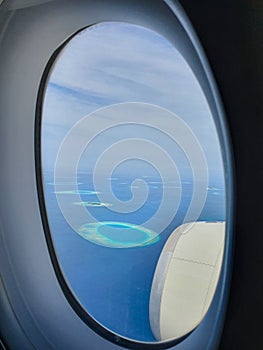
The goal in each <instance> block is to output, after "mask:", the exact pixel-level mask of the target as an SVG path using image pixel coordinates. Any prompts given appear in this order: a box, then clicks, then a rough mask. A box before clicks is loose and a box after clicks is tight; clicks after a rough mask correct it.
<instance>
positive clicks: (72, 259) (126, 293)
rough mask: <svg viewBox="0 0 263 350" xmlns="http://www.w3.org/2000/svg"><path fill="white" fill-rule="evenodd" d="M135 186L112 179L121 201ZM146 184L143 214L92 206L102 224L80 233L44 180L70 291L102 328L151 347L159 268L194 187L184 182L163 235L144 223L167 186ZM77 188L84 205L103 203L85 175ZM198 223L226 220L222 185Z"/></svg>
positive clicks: (215, 186)
mask: <svg viewBox="0 0 263 350" xmlns="http://www.w3.org/2000/svg"><path fill="white" fill-rule="evenodd" d="M132 180H133V179H129V178H125V179H124V178H118V177H116V178H114V179H113V181H112V191H113V192H114V194H115V195H116V197H117V198H119V199H120V200H128V199H130V197H131V192H130V189H129V185H130V184H131V182H132ZM145 180H146V181H147V182H148V184H149V194H148V199H147V202H146V203H145V204H144V205H143V207H142V208H140V210H137V211H135V212H132V213H116V212H114V211H112V210H111V208H112V207H111V206H104V205H97V206H96V205H95V206H92V205H91V206H88V207H87V208H85V209H86V210H89V211H90V212H91V213H92V215H93V216H94V217H95V218H96V220H97V221H96V222H88V223H86V224H84V225H82V226H80V227H79V229H78V232H76V231H74V230H73V229H72V228H71V227H70V226H69V225H68V223H67V222H66V221H65V219H64V217H63V215H62V213H61V211H60V209H59V207H58V204H57V199H56V194H55V189H54V185H53V183H54V179H53V175H52V174H49V173H45V174H44V183H45V184H46V185H45V197H46V208H47V213H48V218H49V224H50V229H51V232H52V238H53V241H54V246H55V250H56V253H57V257H58V259H59V262H60V265H61V268H62V270H63V274H64V276H65V278H66V280H67V283H68V285H69V286H70V288H71V289H72V291H73V292H74V294H75V295H76V297H77V298H78V300H79V301H80V302H81V304H82V305H83V307H84V308H85V309H86V310H87V312H88V313H89V314H90V315H91V316H92V317H93V318H94V319H95V320H97V321H98V322H99V323H101V324H102V325H103V326H105V327H106V328H109V329H110V330H111V331H113V332H115V333H117V334H120V335H122V336H124V337H127V338H131V339H136V340H139V341H146V342H147V341H154V340H155V338H154V337H153V335H152V332H151V329H150V324H149V297H150V290H151V286H152V279H153V275H154V271H155V267H156V264H157V261H158V258H159V256H160V253H161V251H162V248H163V246H164V244H165V242H166V240H167V238H168V237H169V236H170V234H171V233H172V232H173V231H174V229H175V228H176V227H178V226H179V225H181V224H182V223H183V219H184V216H185V213H186V211H187V209H188V207H189V203H190V201H191V195H192V190H193V186H192V182H191V180H189V179H186V180H185V181H183V182H182V200H181V203H180V206H179V209H178V211H177V213H176V215H175V217H174V219H173V220H172V222H171V223H170V224H169V225H168V227H167V228H166V229H165V230H164V231H163V232H161V233H160V234H159V235H158V234H157V233H156V232H154V231H152V230H149V229H147V228H146V227H144V226H143V222H145V220H147V219H148V218H150V217H151V216H152V215H154V213H156V211H157V209H158V206H159V205H160V201H161V198H162V184H161V182H160V179H154V178H151V177H147V178H146V177H145ZM78 182H79V183H80V184H79V194H80V197H81V200H82V201H83V203H86V202H90V203H99V202H100V199H99V197H98V192H97V191H95V189H94V188H93V186H92V182H91V177H89V176H87V175H84V174H83V175H80V176H79V178H78ZM166 185H167V186H168V184H166ZM170 185H171V186H172V185H173V184H170ZM170 185H169V186H170ZM71 194H72V193H70V191H64V194H63V195H65V196H67V198H70V197H68V196H70V195H71ZM108 204H109V205H110V204H111V203H108ZM171 205H173V199H172V198H171ZM84 207H85V206H84ZM161 219H162V218H160V220H161ZM198 220H199V221H222V220H225V194H224V188H223V184H222V183H221V182H220V181H216V180H214V181H213V182H212V181H211V183H210V184H209V187H208V192H207V200H206V203H205V206H204V208H203V211H202V213H201V215H200V217H199V219H198Z"/></svg>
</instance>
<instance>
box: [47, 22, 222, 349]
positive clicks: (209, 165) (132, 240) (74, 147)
mask: <svg viewBox="0 0 263 350" xmlns="http://www.w3.org/2000/svg"><path fill="white" fill-rule="evenodd" d="M41 155H42V174H43V188H44V195H45V205H46V211H47V217H48V223H49V228H50V234H51V237H52V241H53V245H54V249H55V252H56V256H57V259H58V261H59V265H60V268H61V270H62V273H63V276H64V279H65V281H66V283H67V285H68V287H69V288H70V289H71V291H72V293H73V295H74V297H75V298H77V300H78V301H79V302H80V304H81V305H82V306H83V308H84V309H85V310H86V312H87V314H88V315H89V316H90V317H92V318H93V319H94V320H95V321H96V322H97V323H98V324H100V325H101V326H103V327H104V328H106V329H108V330H110V331H111V332H114V333H116V334H118V335H120V336H122V337H125V338H128V339H132V340H135V341H143V342H159V341H163V340H168V339H175V338H178V337H180V336H182V335H185V334H187V333H188V332H190V331H191V330H192V329H194V328H195V327H196V326H197V325H198V324H199V323H200V322H201V320H202V318H203V317H204V315H205V313H206V312H207V310H208V308H209V305H210V303H211V301H212V298H213V295H214V292H215V288H216V285H217V281H218V278H219V274H220V268H221V263H222V257H223V246H224V237H225V211H226V210H225V206H226V204H225V183H224V168H223V162H222V154H221V149H220V144H219V138H218V134H217V130H216V127H215V123H214V119H213V116H212V114H211V111H210V109H209V106H208V103H207V101H206V98H205V95H204V93H203V91H202V89H201V87H200V85H199V83H198V80H197V78H196V77H195V75H194V74H193V72H192V70H191V69H190V67H189V65H188V64H187V62H186V61H185V59H184V58H183V57H182V55H181V54H180V53H179V52H178V51H177V49H176V48H175V47H174V46H173V45H171V44H170V43H169V42H168V41H167V39H165V38H164V37H163V36H161V35H160V34H158V33H156V32H154V31H152V30H149V29H146V28H143V27H139V26H136V25H132V24H127V23H119V22H105V23H99V24H96V25H93V26H91V27H89V28H86V29H84V30H82V31H81V32H80V33H78V34H77V35H75V36H74V37H73V38H72V39H71V40H70V41H69V42H68V44H67V45H66V46H64V48H63V49H62V50H61V51H60V53H59V55H58V56H57V58H56V60H55V62H54V64H53V67H52V70H51V71H50V74H49V76H48V79H47V82H46V90H45V95H44V99H43V106H42V129H41Z"/></svg>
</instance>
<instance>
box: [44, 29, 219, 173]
mask: <svg viewBox="0 0 263 350" xmlns="http://www.w3.org/2000/svg"><path fill="white" fill-rule="evenodd" d="M126 102H139V103H147V104H154V105H157V106H160V107H161V108H164V109H167V110H169V111H171V112H173V113H175V114H176V115H177V116H178V117H179V118H181V119H182V120H183V121H184V122H185V123H186V124H187V125H188V127H189V128H190V129H191V130H192V132H193V133H194V134H195V136H196V137H197V139H198V140H199V142H200V145H201V147H202V149H203V151H204V154H205V158H206V162H207V165H208V170H209V174H210V175H211V176H216V177H218V176H222V171H223V169H222V161H221V154H220V150H219V143H218V138H217V133H216V129H215V126H214V122H213V118H212V115H211V113H210V110H209V107H208V105H207V102H206V99H205V97H204V94H203V92H202V89H201V87H200V86H199V84H198V81H197V79H196V78H195V76H194V74H193V72H192V71H191V69H190V67H189V66H188V64H187V63H186V61H185V60H184V58H183V57H182V56H181V54H180V53H179V52H178V51H177V50H176V48H175V47H174V46H173V45H171V44H170V43H169V42H168V41H167V40H166V39H164V38H163V37H161V36H160V35H159V34H158V33H155V32H153V31H150V30H148V29H144V28H142V27H138V26H134V25H129V24H124V23H101V24H98V25H95V26H92V27H90V28H88V29H86V30H84V31H82V32H80V34H78V35H76V36H75V37H74V38H73V39H72V40H71V41H70V42H69V43H68V45H67V46H66V47H65V48H64V49H63V50H62V51H61V53H60V55H59V56H58V58H57V60H56V62H55V64H54V66H53V69H52V71H51V74H50V77H49V81H48V84H47V90H46V95H45V99H44V108H43V126H42V135H43V136H42V152H43V153H42V154H43V169H44V170H53V169H54V164H55V159H56V156H57V153H58V150H59V147H60V145H61V143H62V141H63V138H64V137H65V135H66V134H67V133H68V132H70V130H71V128H72V127H73V126H74V125H75V123H77V122H79V121H80V120H81V119H82V118H83V117H85V116H87V115H89V114H91V113H93V112H95V111H97V110H98V109H100V108H102V107H107V106H111V105H114V104H118V103H126ZM119 118H120V116H118V119H119ZM144 118H145V120H144ZM147 118H148V119H147ZM154 118H159V119H160V118H162V116H161V114H158V113H157V114H155V115H152V119H154ZM96 120H97V121H96V123H100V122H102V120H100V117H99V116H98V118H97V119H96ZM142 121H145V122H149V121H150V119H149V116H145V117H144V116H142ZM163 123H164V124H167V123H171V122H169V121H168V122H167V121H166V120H164V121H163ZM168 126H169V125H168ZM94 127H95V125H94V123H93V122H91V123H90V124H88V129H89V132H90V133H92V132H93V128H94ZM171 128H173V124H172V123H171ZM86 131H87V130H86ZM146 134H147V132H146V133H145V131H144V129H142V128H141V127H140V126H138V128H137V129H136V127H135V129H134V130H133V133H132V134H131V136H132V137H134V135H138V137H139V138H143V137H146V138H147V135H146ZM150 134H151V133H150V132H149V136H148V139H149V138H150V139H151V135H150ZM79 137H81V135H79ZM83 137H85V135H83ZM121 137H123V138H125V139H127V138H129V132H128V131H127V132H125V131H123V133H122V134H121ZM119 139H120V133H119V129H118V128H116V129H115V130H114V128H113V129H112V132H111V134H109V133H108V136H105V138H103V137H102V135H100V139H99V141H100V145H101V147H102V148H103V144H104V142H105V147H106V146H107V145H108V143H109V140H111V141H112V142H116V140H119ZM156 141H158V142H161V143H162V144H163V145H162V147H163V148H164V149H166V150H167V151H168V152H169V153H174V157H175V160H176V162H177V165H178V166H179V167H180V164H181V166H185V164H186V160H185V159H184V158H185V156H184V155H183V152H182V150H180V149H179V148H178V146H177V145H175V146H174V148H173V151H172V152H171V151H169V149H170V150H171V144H170V141H169V140H168V141H165V135H164V134H163V133H160V136H159V137H158V136H157V139H156ZM72 147H74V144H73V145H72ZM94 147H95V146H93V148H94ZM107 147H108V146H107ZM91 150H92V145H91V148H90V151H89V147H87V152H86V153H87V157H86V159H88V157H90V155H91V154H92V153H93V151H91ZM127 151H129V150H128V149H127ZM183 151H184V150H183ZM172 156H173V155H172ZM83 157H84V158H85V154H84V155H83ZM84 163H85V164H86V163H87V162H86V161H85V162H83V164H84ZM91 163H92V162H91ZM88 170H90V169H88Z"/></svg>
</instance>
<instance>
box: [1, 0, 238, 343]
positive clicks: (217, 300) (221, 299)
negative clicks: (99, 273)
mask: <svg viewBox="0 0 263 350" xmlns="http://www.w3.org/2000/svg"><path fill="white" fill-rule="evenodd" d="M117 3H118V4H119V6H120V9H121V11H123V10H124V7H123V5H122V6H121V3H120V2H119V1H109V2H108V4H107V6H106V7H110V6H111V5H112V4H113V8H112V11H113V12H114V11H115V10H116V6H117ZM131 3H132V4H131ZM160 3H161V1H160ZM160 3H158V4H157V5H156V4H154V5H152V11H151V12H152V14H155V16H153V18H155V20H156V23H159V22H158V21H159V18H158V17H159V16H160V12H159V11H158V7H159V5H160ZM63 5H65V3H64V1H62V2H61V3H60V4H58V2H57V1H53V2H52V1H51V2H50V3H49V4H44V5H43V7H42V6H36V7H35V8H29V9H28V10H26V12H24V13H23V15H26V16H25V18H24V19H23V21H26V20H27V21H30V20H32V18H33V17H32V16H36V15H37V14H39V15H40V14H41V11H43V13H44V14H45V15H48V14H51V12H52V10H53V9H55V13H58V11H59V12H60V11H61V12H63ZM125 5H126V4H125ZM134 5H138V3H137V2H136V4H135V2H130V1H129V6H131V7H133V6H134ZM71 6H72V7H74V6H76V7H79V11H80V12H82V10H83V7H85V9H86V10H87V9H91V7H92V6H93V5H91V3H89V4H83V3H81V2H80V1H76V3H75V4H74V5H73V4H72V5H71ZM96 6H97V5H96ZM96 6H95V7H96ZM169 6H170V7H171V8H172V9H173V12H174V13H173V16H174V20H176V21H179V22H180V25H181V30H182V28H184V30H185V31H186V33H188V36H189V38H190V37H191V38H192V39H191V40H192V45H193V47H194V48H195V49H196V51H197V52H199V56H201V57H202V62H203V64H204V67H202V65H201V67H200V62H199V65H198V66H199V68H198V69H199V70H201V71H204V72H206V74H205V76H206V78H207V75H208V76H209V77H210V79H208V78H207V80H208V81H207V82H206V83H204V85H205V84H208V86H209V87H210V89H211V91H210V93H209V95H210V100H213V109H214V110H216V112H217V115H218V119H216V120H215V121H216V122H217V123H218V125H219V127H218V128H217V130H218V131H221V132H222V134H221V135H219V136H220V140H221V144H222V145H223V149H224V150H225V152H224V156H225V157H224V161H225V164H226V169H227V170H228V173H227V174H226V178H227V183H226V187H227V194H228V203H230V204H229V205H228V208H227V209H228V213H227V222H228V228H227V233H226V248H225V259H224V263H223V267H222V271H221V280H220V283H219V284H220V285H219V288H218V290H219V292H218V295H217V296H215V297H214V303H213V304H216V305H214V311H213V312H214V313H215V314H214V316H213V319H214V320H215V327H214V328H213V327H212V328H211V327H208V328H210V332H209V335H210V336H209V339H210V344H211V342H212V343H216V339H218V337H219V334H220V330H218V329H216V328H218V327H216V325H217V324H220V323H222V321H223V317H224V309H225V307H223V305H224V304H225V303H226V294H227V289H228V287H229V282H228V281H229V273H230V265H231V264H230V260H231V244H232V221H233V218H232V210H233V185H232V174H233V169H232V162H231V158H232V156H231V149H230V145H229V138H228V136H227V128H226V126H225V122H224V117H223V112H222V106H221V103H220V98H219V96H218V94H217V93H216V87H215V86H214V82H213V78H212V75H211V73H209V68H208V66H207V64H206V59H205V58H204V57H203V55H202V50H201V49H200V45H199V44H198V41H197V40H196V39H195V36H194V34H193V33H194V32H193V30H192V29H191V25H190V24H189V23H188V21H187V19H186V17H185V15H184V12H183V10H182V9H181V8H180V6H179V5H178V3H175V2H174V1H170V2H169ZM135 7H136V6H134V8H135ZM138 8H139V9H140V10H142V12H141V13H140V20H141V21H142V22H143V23H145V22H144V20H147V18H148V17H149V14H148V12H149V11H147V9H149V4H148V3H147V1H143V4H142V5H138ZM138 8H137V10H134V11H132V13H133V16H134V15H135V14H137V12H136V11H138ZM143 8H144V11H143ZM15 10H17V11H18V12H19V11H20V10H19V9H15ZM97 10H98V9H97ZM22 11H24V10H21V12H22ZM67 11H68V12H67V15H69V14H70V11H69V10H68V9H67ZM95 12H96V11H95ZM106 12H107V11H106ZM164 12H165V11H164ZM157 14H158V16H157ZM166 14H167V12H166ZM80 15H81V14H80ZM53 16H54V15H53ZM165 16H166V15H165V14H164V17H165ZM40 17H41V16H40ZM66 17H67V16H66V15H65V16H64V17H63V21H65V18H66ZM168 17H169V16H168ZM42 20H45V21H46V22H45V25H46V24H47V19H43V17H42ZM104 20H105V19H104ZM136 20H137V19H136ZM167 20H168V19H167ZM170 20H171V16H170ZM21 21H22V19H21V17H20V18H19V16H17V17H16V16H14V18H13V19H11V21H10V25H13V24H15V27H16V29H17V26H18V25H19V24H20V23H21ZM165 23H166V21H165ZM10 27H11V26H10ZM28 28H29V29H30V26H29V27H27V31H28ZM82 28H84V27H81V29H82ZM153 29H154V30H156V29H155V28H154V25H153ZM14 30H15V29H14ZM62 30H63V31H64V33H63V34H62V33H61V32H60V35H59V36H60V38H58V37H57V38H56V40H55V41H56V42H63V40H64V39H66V38H68V37H69V32H72V29H71V30H65V28H62ZM10 31H11V30H10ZM7 32H8V30H7ZM24 32H26V31H24ZM171 35H173V34H171ZM7 37H8V35H7ZM25 37H26V38H28V37H30V35H29V33H28V32H27V35H25ZM62 37H64V39H63V40H61V39H62ZM33 44H34V46H35V47H37V45H36V40H34V43H33ZM56 47H57V45H56V44H54V41H53V42H52V43H50V46H49V50H46V52H45V55H44V56H43V57H42V59H41V61H40V64H39V65H38V66H37V73H35V72H34V74H33V78H32V81H33V83H32V89H33V90H34V86H35V84H38V79H39V77H40V76H41V74H42V72H43V70H42V67H43V66H45V64H46V61H47V60H46V58H47V57H50V52H54V50H55V49H56ZM188 49H189V48H188ZM189 50H190V49H189ZM186 51H187V50H186ZM190 51H191V50H190ZM9 52H10V50H9ZM40 55H41V53H40ZM20 66H21V65H20ZM22 67H23V64H22ZM20 68H21V67H20ZM34 68H36V67H34ZM200 74H201V73H200ZM12 82H13V80H12V79H11V85H12ZM20 85H21V84H20ZM7 91H8V89H7ZM18 91H20V92H21V91H22V89H21V86H20V87H18ZM34 91H35V90H34ZM29 95H30V94H29ZM211 95H212V96H211ZM32 96H34V95H32V94H31V95H30V96H25V94H24V97H25V100H26V101H27V103H29V104H31V106H32V103H33V104H34V103H35V99H34V97H33V98H32ZM38 98H39V97H38ZM10 108H11V107H10ZM38 112H39V109H38V108H37V113H38ZM11 119H12V118H11ZM11 122H12V121H11ZM13 122H14V119H13ZM37 124H38V122H37V121H36V134H35V146H36V148H35V157H36V162H35V166H36V178H37V179H36V182H37V186H38V188H39V171H40V169H39V162H38V159H39V158H37V157H38V150H37V145H38V142H39V140H38V139H37V136H38V134H37V128H38V126H37ZM30 130H32V129H30ZM22 136H23V137H25V133H23V135H22ZM17 144H19V143H16V145H17ZM27 165H28V164H27ZM31 165H32V163H31ZM25 166H26V165H25ZM30 170H31V168H30ZM34 186H35V182H33V187H32V188H33V189H34V190H35V188H34ZM38 196H39V202H40V204H39V205H40V208H41V201H43V197H42V198H41V191H39V189H38ZM29 202H30V207H32V206H34V205H35V203H33V202H32V203H31V201H29ZM42 205H43V204H42ZM42 209H43V208H42ZM42 209H41V212H42V211H43V210H42ZM41 214H42V213H41ZM36 215H37V214H36ZM42 215H43V214H42ZM39 228H40V226H39V227H38V229H39ZM40 231H41V233H42V230H41V229H40ZM49 253H50V254H51V255H52V253H51V252H50V251H49ZM30 263H32V261H27V262H25V263H24V264H28V266H30ZM18 277H19V278H20V280H21V276H19V273H18ZM19 278H18V279H19ZM61 287H62V286H61ZM62 289H63V288H62ZM9 290H11V288H9ZM10 294H11V295H12V292H10ZM13 298H14V296H13ZM27 300H30V299H27ZM212 308H213V307H211V308H210V309H212ZM27 309H28V310H30V307H29V306H27ZM210 313H211V312H210ZM202 324H203V322H202ZM207 326H208V325H207ZM198 328H202V327H201V324H200V325H199V326H198ZM91 334H92V333H91ZM91 334H90V335H89V337H90V338H89V339H90V341H94V342H95V343H96V342H98V343H99V341H98V339H97V338H96V337H95V338H94V336H92V335H91ZM46 337H47V338H49V337H48V332H47V333H46ZM92 337H93V338H92ZM199 338H200V337H199ZM92 339H93V340H92ZM96 339H97V340H96ZM206 340H207V339H206ZM207 341H208V340H207ZM113 342H114V343H117V344H118V345H123V346H125V347H130V346H129V345H131V344H127V343H125V342H124V343H123V342H122V341H121V340H120V339H118V338H116V339H114V340H113ZM137 345H138V344H137ZM137 345H136V346H137ZM173 345H175V344H174V343H172V344H171V343H170V344H165V347H170V346H173ZM98 346H99V345H98ZM107 346H108V347H109V348H110V345H109V343H107ZM139 346H140V348H143V347H144V344H142V343H139ZM146 346H150V347H151V348H152V347H153V346H154V347H156V346H161V348H165V347H164V344H154V345H153V346H152V345H151V344H146Z"/></svg>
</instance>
